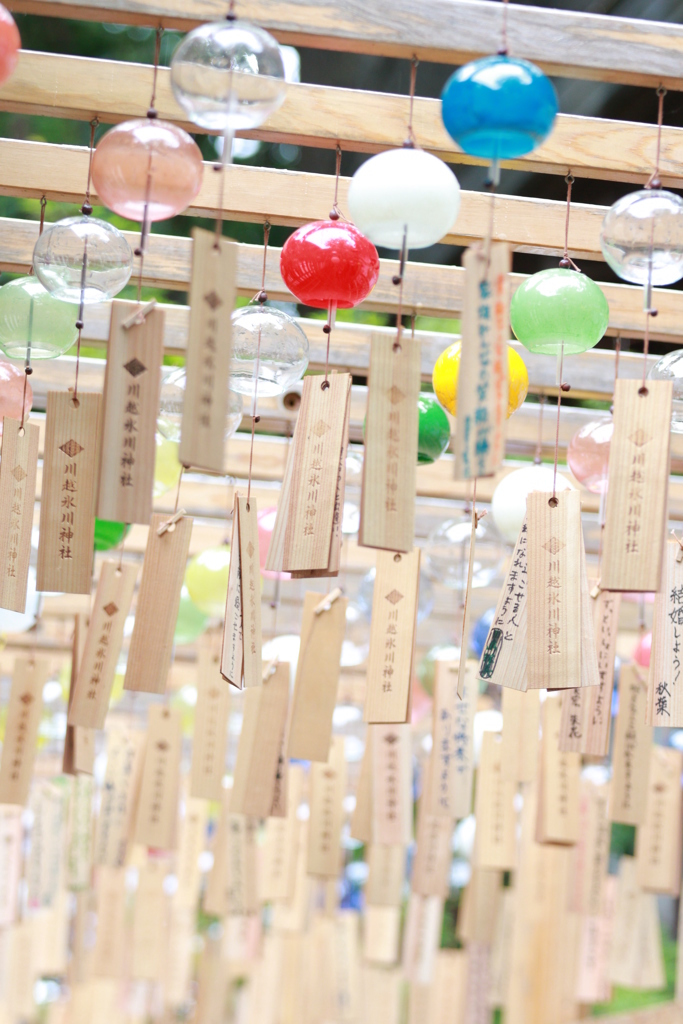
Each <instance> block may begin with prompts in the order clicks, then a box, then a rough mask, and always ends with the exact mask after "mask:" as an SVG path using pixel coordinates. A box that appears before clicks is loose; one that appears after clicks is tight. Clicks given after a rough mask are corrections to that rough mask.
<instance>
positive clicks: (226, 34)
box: [171, 21, 285, 134]
mask: <svg viewBox="0 0 683 1024" xmlns="http://www.w3.org/2000/svg"><path fill="white" fill-rule="evenodd" d="M171 87H172V89H173V95H174V96H175V98H176V99H177V101H178V103H179V104H180V106H181V107H182V108H183V109H184V110H185V111H187V115H188V117H189V118H190V120H191V121H192V122H193V124H197V125H199V126H200V127H202V128H206V129H207V130H208V131H209V132H212V133H213V134H218V133H219V132H221V133H222V132H225V131H230V132H237V131H246V130H248V129H250V128H258V127H259V125H262V124H263V122H264V121H266V120H267V119H268V118H269V117H270V115H271V114H272V113H274V112H275V111H276V110H277V109H278V107H279V106H281V105H282V103H283V102H284V99H285V67H284V62H283V60H282V51H281V50H280V47H279V45H278V43H277V40H276V39H274V38H273V37H272V36H271V35H270V33H269V32H266V31H265V30H264V29H262V28H257V27H256V25H250V24H249V23H248V22H246V21H219V22H214V23H212V24H207V25H200V26H199V27H198V28H195V29H193V30H192V32H190V33H189V34H188V35H186V36H185V38H184V39H183V40H182V42H181V43H180V44H179V46H178V48H177V49H176V51H175V53H174V54H173V58H172V59H171Z"/></svg>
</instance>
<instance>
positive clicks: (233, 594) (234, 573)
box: [221, 496, 244, 690]
mask: <svg viewBox="0 0 683 1024" xmlns="http://www.w3.org/2000/svg"><path fill="white" fill-rule="evenodd" d="M221 675H222V676H223V678H224V679H226V680H227V681H228V682H229V683H230V684H231V685H232V686H234V687H235V688H236V689H238V690H241V689H242V688H243V686H244V631H243V624H242V573H241V570H240V520H239V514H238V511H237V496H235V502H234V504H233V511H232V534H231V539H230V567H229V569H228V594H227V597H226V600H225V621H224V624H223V645H222V650H221Z"/></svg>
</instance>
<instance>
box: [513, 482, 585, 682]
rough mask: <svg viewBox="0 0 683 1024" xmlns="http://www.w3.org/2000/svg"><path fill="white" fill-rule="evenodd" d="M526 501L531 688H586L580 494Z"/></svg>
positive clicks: (538, 495)
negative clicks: (582, 630) (583, 650)
mask: <svg viewBox="0 0 683 1024" xmlns="http://www.w3.org/2000/svg"><path fill="white" fill-rule="evenodd" d="M552 500H553V497H552V494H550V493H548V492H546V491H532V492H531V494H529V495H528V497H527V528H528V541H527V543H528V561H529V599H528V611H527V655H528V669H527V673H528V686H529V688H531V689H539V688H543V687H547V688H548V689H552V688H560V687H562V688H570V687H576V686H580V685H581V546H582V545H581V497H580V495H579V492H578V491H560V492H559V493H558V494H557V495H556V498H555V499H554V500H555V501H556V502H557V505H555V506H554V507H553V506H551V505H550V504H549V502H550V501H552Z"/></svg>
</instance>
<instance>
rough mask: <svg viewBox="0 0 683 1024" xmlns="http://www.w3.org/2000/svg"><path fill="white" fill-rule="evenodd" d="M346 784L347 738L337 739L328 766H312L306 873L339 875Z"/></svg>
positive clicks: (329, 875)
mask: <svg viewBox="0 0 683 1024" xmlns="http://www.w3.org/2000/svg"><path fill="white" fill-rule="evenodd" d="M345 785H346V765H345V762H344V737H343V736H335V737H334V738H333V740H332V746H331V748H330V758H329V761H328V762H327V763H326V764H321V763H320V762H319V761H314V762H313V764H312V765H311V797H310V805H311V816H310V820H309V825H308V856H307V868H306V870H307V872H308V874H309V875H316V876H318V877H322V878H336V877H337V875H338V874H339V864H340V856H341V853H340V846H339V839H340V835H341V826H342V815H343V811H342V800H343V798H344V793H345V791H346V790H345Z"/></svg>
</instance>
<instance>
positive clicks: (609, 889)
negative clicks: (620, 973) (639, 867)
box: [576, 875, 617, 1003]
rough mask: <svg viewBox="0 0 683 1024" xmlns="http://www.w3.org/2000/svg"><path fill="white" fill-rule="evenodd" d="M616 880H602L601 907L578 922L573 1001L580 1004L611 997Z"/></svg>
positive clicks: (601, 1001)
mask: <svg viewBox="0 0 683 1024" xmlns="http://www.w3.org/2000/svg"><path fill="white" fill-rule="evenodd" d="M616 884H617V879H616V877H615V876H614V875H610V876H609V877H608V878H606V879H605V886H604V889H605V891H604V899H603V906H602V908H601V910H600V913H599V914H598V915H596V916H594V917H584V918H583V920H582V922H581V937H580V940H579V957H578V969H577V977H576V998H577V999H578V1001H579V1002H580V1003H606V1002H609V1000H610V997H611V985H610V981H609V958H610V952H611V946H612V930H613V926H614V909H615V902H616Z"/></svg>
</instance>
